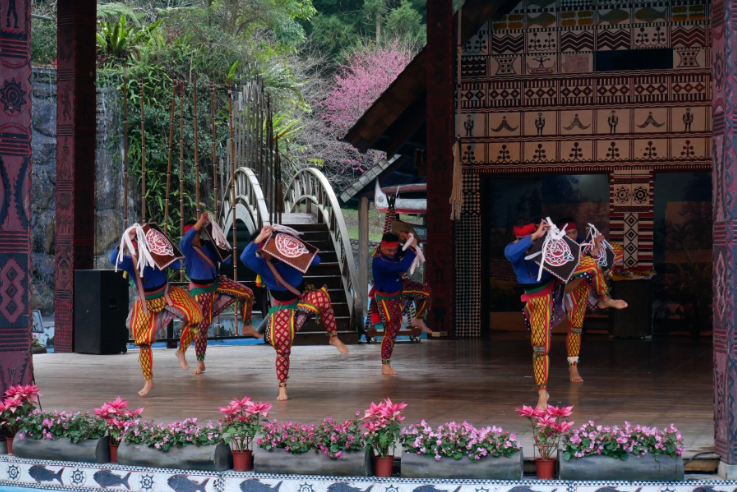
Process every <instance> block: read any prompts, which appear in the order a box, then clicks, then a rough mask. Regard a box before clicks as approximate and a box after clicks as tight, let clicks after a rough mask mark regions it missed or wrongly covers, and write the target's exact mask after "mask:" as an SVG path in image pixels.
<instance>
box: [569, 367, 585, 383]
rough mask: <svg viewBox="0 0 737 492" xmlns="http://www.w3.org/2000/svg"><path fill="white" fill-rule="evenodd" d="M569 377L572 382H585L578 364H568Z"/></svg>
mask: <svg viewBox="0 0 737 492" xmlns="http://www.w3.org/2000/svg"><path fill="white" fill-rule="evenodd" d="M568 379H569V380H570V381H571V382H572V383H583V378H582V377H581V375H580V374H579V373H578V366H575V365H573V366H568Z"/></svg>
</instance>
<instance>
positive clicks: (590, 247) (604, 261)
mask: <svg viewBox="0 0 737 492" xmlns="http://www.w3.org/2000/svg"><path fill="white" fill-rule="evenodd" d="M601 235H602V234H601V232H599V231H598V229H596V226H595V225H594V224H589V225H588V227H587V233H586V242H584V243H583V244H581V253H583V254H591V257H592V258H593V259H594V260H596V263H597V264H598V265H599V266H600V267H601V269H602V270H609V269H610V268H612V267H613V266H614V259H615V257H616V254H615V253H614V248H612V245H611V244H609V241H607V240H606V239H602V241H601V248H600V249H599V251H598V252H597V253H596V254H592V252H593V251H594V250H595V249H596V243H595V240H596V238H597V237H598V236H601Z"/></svg>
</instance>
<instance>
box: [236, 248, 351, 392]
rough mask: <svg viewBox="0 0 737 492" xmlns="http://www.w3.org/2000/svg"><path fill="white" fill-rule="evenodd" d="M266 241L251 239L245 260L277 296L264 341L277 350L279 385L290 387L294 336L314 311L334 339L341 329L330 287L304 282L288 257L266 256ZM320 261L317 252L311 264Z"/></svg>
mask: <svg viewBox="0 0 737 492" xmlns="http://www.w3.org/2000/svg"><path fill="white" fill-rule="evenodd" d="M278 234H282V235H283V236H288V237H286V238H282V239H283V241H282V242H283V243H284V247H286V248H290V249H291V250H294V251H296V250H299V249H301V248H300V247H299V245H298V244H296V243H300V244H303V243H301V241H299V240H298V239H296V238H294V237H292V236H289V235H287V234H283V233H278ZM278 234H277V236H278ZM266 243H267V241H264V242H262V243H259V244H255V243H254V242H251V243H249V244H248V246H246V249H244V250H243V253H241V261H242V262H243V263H244V264H245V265H246V266H247V267H248V268H250V269H251V270H253V271H254V272H256V273H257V274H258V275H260V276H261V281H262V282H263V283H264V284H266V287H267V288H268V289H269V292H270V293H271V296H272V297H273V299H274V304H273V307H272V308H271V309H270V310H269V319H268V321H267V326H266V331H265V333H264V341H265V342H266V343H268V344H269V345H271V346H272V347H274V350H276V377H277V379H278V380H279V386H280V387H286V385H287V379H288V378H289V355H290V354H291V352H292V343H293V341H294V336H295V334H296V333H297V332H298V331H299V330H300V329H301V328H302V326H303V325H304V323H305V322H306V321H307V319H308V318H309V317H310V316H313V315H317V316H319V317H320V319H321V321H322V324H323V326H324V327H325V331H327V333H328V336H329V337H330V338H331V339H332V338H334V337H337V336H338V330H337V327H336V324H335V313H334V312H333V306H332V305H331V303H330V295H328V291H327V288H326V287H322V288H321V289H313V288H311V287H308V286H306V285H305V283H304V279H303V273H302V272H301V271H300V270H298V269H297V268H295V267H293V266H291V265H288V264H287V263H286V262H284V261H275V260H273V259H268V260H267V259H265V258H264V257H263V256H262V255H261V254H259V253H260V250H261V249H262V248H263V247H264V245H265V244H266ZM302 247H304V245H303V246H302ZM319 264H320V257H319V256H317V255H316V254H315V255H314V257H313V258H312V261H311V263H309V266H315V265H319Z"/></svg>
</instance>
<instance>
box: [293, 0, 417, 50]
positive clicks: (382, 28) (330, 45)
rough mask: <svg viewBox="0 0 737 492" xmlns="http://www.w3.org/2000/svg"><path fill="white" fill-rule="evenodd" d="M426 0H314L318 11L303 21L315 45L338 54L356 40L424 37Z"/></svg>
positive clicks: (415, 38) (413, 39)
mask: <svg viewBox="0 0 737 492" xmlns="http://www.w3.org/2000/svg"><path fill="white" fill-rule="evenodd" d="M425 2H426V0H313V4H314V6H315V9H317V12H318V14H317V15H316V16H315V17H314V18H313V20H312V23H311V24H309V25H306V29H307V32H308V33H309V34H310V36H311V39H312V40H313V42H314V43H315V44H316V45H317V47H318V49H319V50H321V51H324V52H326V53H329V54H332V55H340V54H342V53H345V52H347V51H350V48H351V47H352V46H354V45H355V44H357V43H359V42H366V41H374V42H379V43H383V42H387V41H392V40H397V41H400V42H407V41H408V42H410V43H412V44H418V45H420V46H421V45H423V44H424V43H425V41H426V34H425V21H426V18H427V6H426V3H425Z"/></svg>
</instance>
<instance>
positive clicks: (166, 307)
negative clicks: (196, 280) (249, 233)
mask: <svg viewBox="0 0 737 492" xmlns="http://www.w3.org/2000/svg"><path fill="white" fill-rule="evenodd" d="M131 229H135V230H136V231H137V233H138V235H137V240H133V241H131V240H130V239H129V237H128V233H129V231H130V230H131ZM131 229H129V230H127V231H126V232H125V233H124V235H123V240H122V241H121V245H120V246H118V248H116V249H115V250H114V251H113V252H112V254H111V255H110V262H111V263H112V264H113V265H115V267H116V270H117V268H122V269H123V270H125V272H126V273H127V274H128V275H129V278H130V279H131V283H133V284H134V285H135V286H136V288H137V290H138V295H139V297H138V299H137V300H136V302H135V303H134V304H133V308H132V309H131V311H130V313H129V314H128V319H127V320H126V325H127V326H128V328H129V329H130V330H131V332H132V333H133V339H134V340H135V343H136V345H138V347H139V348H140V354H139V360H140V363H141V370H142V371H143V378H144V379H145V380H146V381H150V380H151V379H153V356H152V353H151V344H152V343H154V341H155V340H156V334H157V332H158V331H159V330H160V329H162V328H163V327H165V326H166V325H168V324H169V322H170V321H171V320H172V319H174V318H179V319H180V320H181V321H182V335H181V338H180V341H179V350H180V351H181V352H182V353H184V352H185V351H186V350H187V347H188V346H189V344H190V343H191V342H192V338H193V336H194V334H195V332H196V330H197V326H198V325H199V324H200V322H201V321H202V311H201V310H200V307H199V306H198V305H197V303H196V302H195V301H194V299H192V298H191V297H190V296H189V295H188V294H187V293H186V292H185V291H184V290H183V289H181V288H179V287H176V286H170V285H169V282H168V280H167V269H168V268H172V269H174V270H178V269H179V268H180V263H179V260H175V261H169V262H167V263H165V264H164V265H159V264H156V263H155V262H154V260H153V259H152V258H151V256H149V255H148V250H152V251H156V250H163V251H164V252H167V253H169V252H170V251H173V248H172V247H171V246H172V245H171V243H170V241H169V240H168V238H167V237H166V236H165V235H164V234H163V233H162V232H161V231H159V230H158V229H154V228H150V229H149V230H148V232H145V233H144V232H143V229H142V228H141V226H139V225H137V224H136V225H135V226H133V227H132V228H131ZM152 231H153V232H152ZM144 244H145V246H144V247H141V248H139V247H138V245H144ZM124 245H127V246H128V248H127V249H128V251H133V252H134V253H136V252H137V254H136V258H135V259H134V258H133V257H131V256H129V255H127V254H124V253H123V251H121V250H122V249H124ZM142 250H143V251H142ZM144 252H145V253H146V255H143V254H142V253H144ZM172 257H174V256H173V254H172Z"/></svg>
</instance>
